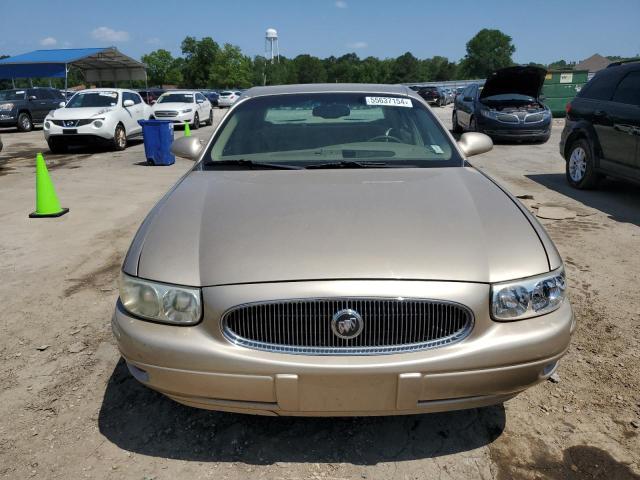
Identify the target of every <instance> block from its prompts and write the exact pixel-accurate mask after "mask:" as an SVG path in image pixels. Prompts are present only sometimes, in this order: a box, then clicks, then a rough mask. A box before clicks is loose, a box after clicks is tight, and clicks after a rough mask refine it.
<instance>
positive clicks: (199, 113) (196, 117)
mask: <svg viewBox="0 0 640 480" xmlns="http://www.w3.org/2000/svg"><path fill="white" fill-rule="evenodd" d="M153 116H154V118H157V119H158V120H171V121H172V122H173V123H176V124H184V123H189V124H190V125H191V127H192V128H194V129H197V128H200V125H201V124H202V123H203V122H204V123H206V124H209V125H213V109H212V107H211V102H209V100H207V98H206V97H205V96H204V95H203V94H202V93H200V92H196V91H194V90H172V91H169V92H166V93H163V94H162V95H160V98H158V101H157V102H156V103H155V104H154V105H153Z"/></svg>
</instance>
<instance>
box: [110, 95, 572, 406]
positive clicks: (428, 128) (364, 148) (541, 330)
mask: <svg viewBox="0 0 640 480" xmlns="http://www.w3.org/2000/svg"><path fill="white" fill-rule="evenodd" d="M491 147H492V142H491V139H490V138H489V137H487V136H486V135H483V134H479V133H467V134H465V135H463V136H462V137H461V139H460V140H459V142H457V143H456V142H455V141H454V140H453V138H452V137H451V135H450V134H449V132H448V131H447V130H446V129H445V127H444V126H443V125H442V124H441V122H440V121H439V120H438V119H437V118H436V116H435V115H434V113H433V112H432V111H431V110H430V109H429V108H428V106H427V104H426V103H425V102H424V101H423V100H422V99H421V98H420V97H419V96H418V95H417V94H415V93H414V92H413V91H412V90H411V89H409V88H407V87H404V86H400V85H388V86H387V85H345V84H329V85H298V86H291V85H282V86H274V87H257V88H253V89H251V90H249V91H247V92H246V95H245V96H243V98H242V99H241V100H240V101H239V102H238V103H237V104H236V105H235V106H234V108H233V110H231V112H230V113H229V114H227V116H226V117H225V119H224V120H223V122H222V124H221V126H220V128H219V129H218V130H217V132H216V134H215V136H213V137H212V138H211V139H210V140H209V141H208V142H207V144H206V145H205V146H204V147H203V146H202V145H201V144H200V141H199V140H198V139H197V138H196V137H181V138H179V139H178V140H176V141H175V142H174V144H173V147H172V150H173V152H174V153H175V154H176V155H179V156H183V157H187V158H190V159H194V160H196V163H195V165H194V166H193V167H192V169H191V171H190V172H189V173H187V174H186V175H185V176H183V177H182V179H181V180H180V181H179V182H178V183H177V185H175V186H174V187H172V189H171V191H170V192H169V193H168V194H167V195H165V196H164V197H163V198H162V200H160V202H159V203H158V205H156V207H155V208H154V209H153V210H152V212H151V213H150V214H149V216H148V217H147V218H146V220H145V221H144V222H143V223H142V226H141V227H140V229H139V231H138V233H137V234H136V236H135V238H134V240H133V242H132V244H131V247H130V248H129V252H128V253H127V255H126V258H125V261H124V265H123V268H122V277H121V283H120V296H119V300H118V301H117V305H116V307H115V312H114V315H113V320H112V327H113V332H114V336H115V339H116V341H117V344H118V347H119V350H120V352H121V353H122V355H123V357H124V359H125V361H126V364H127V365H128V368H129V371H130V372H131V374H132V375H133V376H134V377H135V378H136V379H138V380H139V381H141V382H142V383H143V384H145V385H147V386H148V387H151V388H153V389H156V390H158V391H160V392H162V393H164V394H166V395H168V396H169V397H171V398H173V399H175V400H176V401H178V402H180V403H184V404H187V405H191V406H195V407H200V408H208V409H216V410H230V411H234V412H246V413H257V414H266V415H274V414H277V415H312V416H318V415H324V416H331V415H388V414H408V413H424V412H433V411H442V410H455V409H461V408H474V407H479V406H484V405H489V404H493V403H499V402H502V401H504V400H506V399H508V398H511V397H513V396H515V395H516V394H517V393H518V392H521V391H523V390H525V389H526V388H528V387H530V386H532V385H535V384H537V383H539V382H542V381H544V380H545V379H547V378H548V377H549V376H550V375H552V374H553V372H554V371H555V370H556V368H557V365H558V360H559V359H560V358H561V357H562V356H563V355H564V353H565V352H566V351H567V348H568V345H569V340H570V337H571V334H572V332H573V330H574V327H575V321H574V317H573V313H572V310H571V306H570V305H569V302H568V300H567V299H565V281H564V270H563V264H562V260H561V258H560V256H559V254H558V252H557V250H556V248H555V247H554V245H553V243H552V242H551V240H550V239H549V237H548V236H547V234H546V233H545V231H544V229H543V228H542V226H541V225H540V224H539V223H538V222H537V221H536V219H535V218H534V217H533V216H532V215H531V214H530V213H529V211H528V210H527V208H526V207H525V206H523V205H522V204H520V203H519V202H518V200H517V199H515V198H514V197H512V196H511V195H510V194H508V193H507V192H506V191H504V190H503V189H502V188H501V187H500V186H499V185H498V184H497V183H495V182H494V181H493V180H492V179H490V178H489V177H488V176H486V175H485V174H483V173H481V172H479V171H477V170H475V169H474V168H473V167H470V166H469V165H468V164H467V163H466V162H465V159H466V158H467V157H469V156H471V155H474V154H479V153H482V152H485V151H488V150H490V149H491ZM122 386H123V387H126V382H125V383H123V384H122Z"/></svg>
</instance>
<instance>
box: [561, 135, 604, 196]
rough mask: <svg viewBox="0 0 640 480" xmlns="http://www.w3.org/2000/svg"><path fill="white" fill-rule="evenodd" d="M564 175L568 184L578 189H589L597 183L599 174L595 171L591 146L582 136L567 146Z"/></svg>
mask: <svg viewBox="0 0 640 480" xmlns="http://www.w3.org/2000/svg"><path fill="white" fill-rule="evenodd" d="M566 175H567V182H569V185H571V186H572V187H574V188H577V189H579V190H590V189H592V188H595V187H596V186H597V185H598V181H599V180H600V175H599V174H598V173H597V172H596V171H595V162H594V158H593V153H592V150H591V146H590V145H589V142H588V141H587V140H585V139H584V138H580V139H578V140H576V141H574V142H573V143H572V144H571V146H570V147H569V151H568V154H567V167H566Z"/></svg>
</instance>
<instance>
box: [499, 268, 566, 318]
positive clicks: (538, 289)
mask: <svg viewBox="0 0 640 480" xmlns="http://www.w3.org/2000/svg"><path fill="white" fill-rule="evenodd" d="M565 288H566V285H565V277H564V267H560V268H558V269H557V270H554V271H553V272H549V273H545V274H542V275H536V276H535V277H529V278H524V279H521V280H514V281H512V282H502V283H494V284H493V285H491V316H492V317H493V319H494V320H501V321H511V320H522V319H525V318H531V317H537V316H539V315H544V314H545V313H549V312H553V311H554V310H557V309H558V308H559V307H560V305H562V302H563V301H564V298H565Z"/></svg>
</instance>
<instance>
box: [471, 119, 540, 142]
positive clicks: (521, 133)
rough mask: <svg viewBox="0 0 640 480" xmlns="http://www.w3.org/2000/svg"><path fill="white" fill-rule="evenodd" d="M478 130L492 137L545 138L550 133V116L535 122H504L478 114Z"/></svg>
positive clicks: (509, 138) (513, 138) (505, 138)
mask: <svg viewBox="0 0 640 480" xmlns="http://www.w3.org/2000/svg"><path fill="white" fill-rule="evenodd" d="M477 122H478V130H479V131H481V132H482V133H485V134H487V135H489V136H490V137H491V138H493V139H504V140H517V139H521V140H527V139H531V140H533V139H537V140H542V139H547V138H549V136H550V135H551V118H548V119H545V120H542V121H540V122H535V123H506V122H500V121H498V120H494V119H491V118H486V117H482V116H478V119H477Z"/></svg>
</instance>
